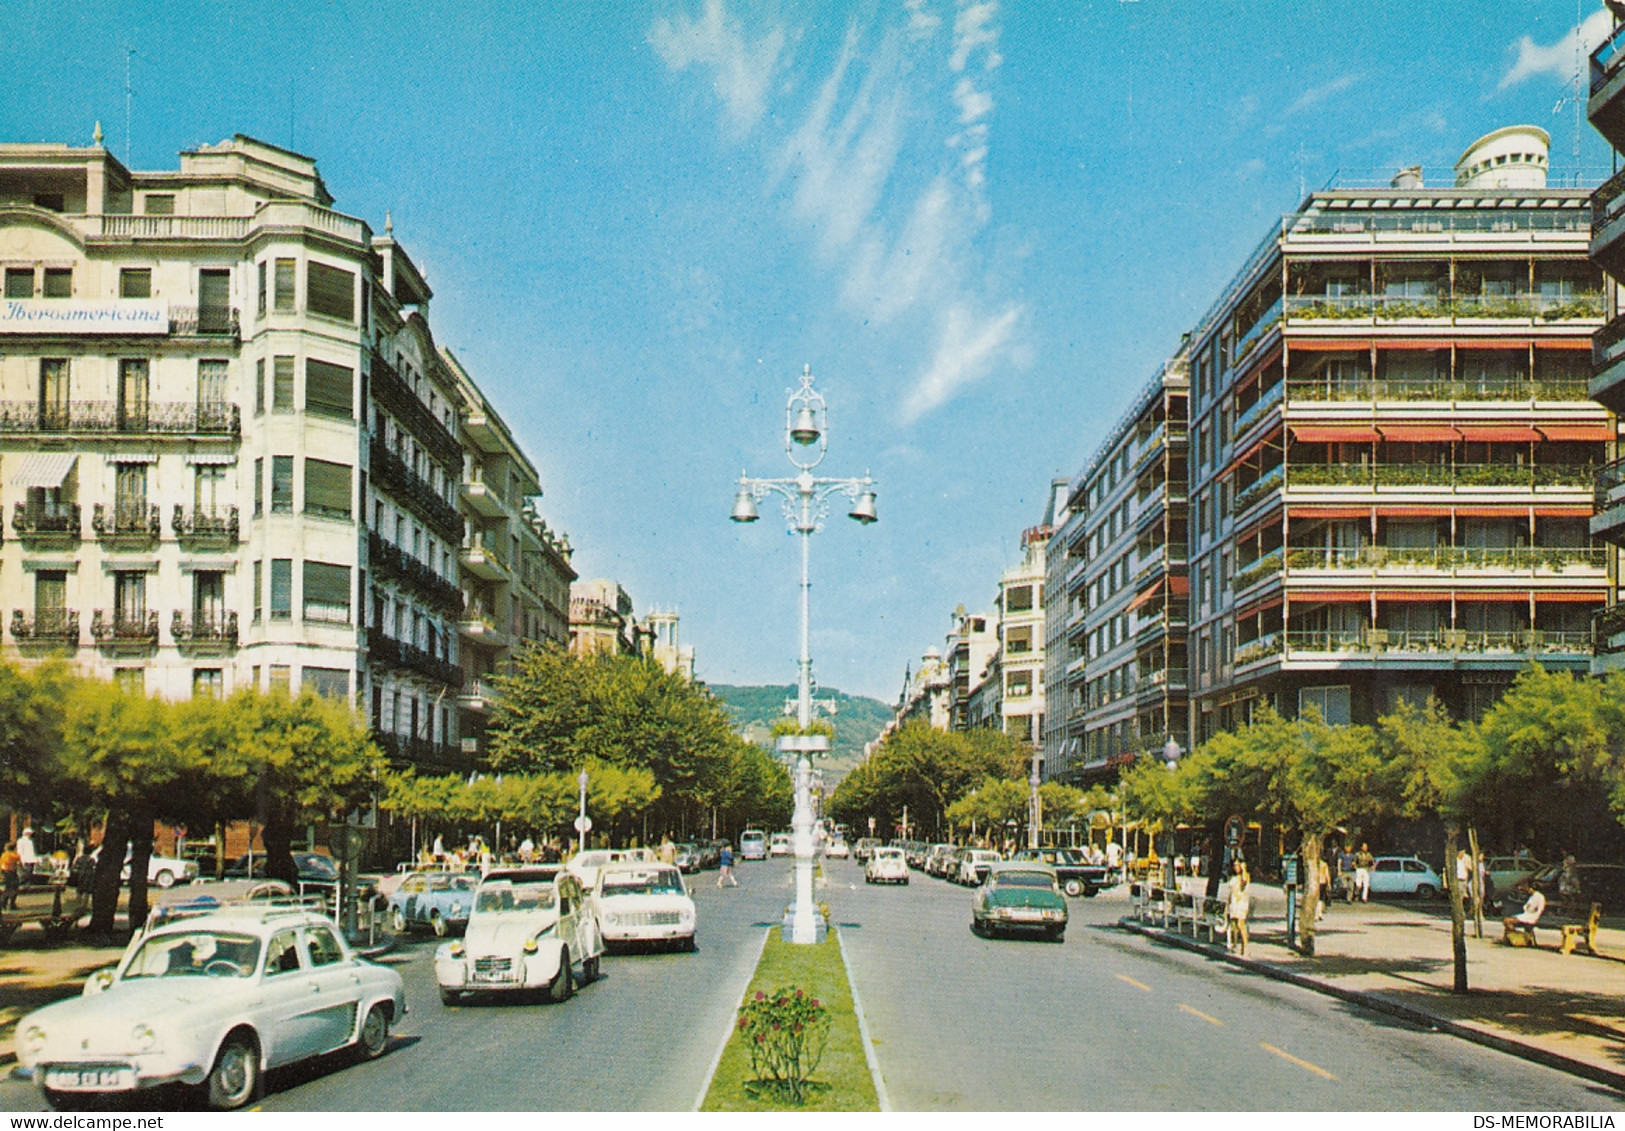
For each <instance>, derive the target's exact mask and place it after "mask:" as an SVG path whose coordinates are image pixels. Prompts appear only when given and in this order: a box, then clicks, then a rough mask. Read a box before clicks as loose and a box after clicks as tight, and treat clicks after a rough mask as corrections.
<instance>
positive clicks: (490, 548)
mask: <svg viewBox="0 0 1625 1131" xmlns="http://www.w3.org/2000/svg"><path fill="white" fill-rule="evenodd" d="M463 553H465V554H480V555H483V556H484V557H486V558H488V559H490V560H491V561H493V562H495V563H496V564H497V565H499V566H501V567H502V568H503V569H507V568H508V559H507V558H506V557H504V556H503V553H502V539H501V538H500V537H491V538H487V537H486V536H485V533H484V531H480V530H476V531H474V532H472V533H471V534H469V535H468V537H466V538H464V539H463Z"/></svg>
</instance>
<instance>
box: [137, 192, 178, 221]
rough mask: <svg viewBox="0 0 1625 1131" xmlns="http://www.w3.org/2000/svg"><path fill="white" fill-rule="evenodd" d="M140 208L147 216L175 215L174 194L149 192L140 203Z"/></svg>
mask: <svg viewBox="0 0 1625 1131" xmlns="http://www.w3.org/2000/svg"><path fill="white" fill-rule="evenodd" d="M141 207H142V209H143V210H144V211H145V212H146V214H147V215H148V216H173V215H175V195H174V194H173V193H152V192H149V193H148V194H147V196H146V199H145V200H143V201H142V203H141Z"/></svg>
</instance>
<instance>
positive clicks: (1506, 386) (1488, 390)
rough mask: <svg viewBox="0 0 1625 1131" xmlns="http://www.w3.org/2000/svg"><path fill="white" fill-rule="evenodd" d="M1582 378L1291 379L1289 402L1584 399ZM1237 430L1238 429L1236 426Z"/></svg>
mask: <svg viewBox="0 0 1625 1131" xmlns="http://www.w3.org/2000/svg"><path fill="white" fill-rule="evenodd" d="M1587 384H1588V382H1587V381H1586V380H1585V379H1581V380H1577V381H1564V380H1552V379H1540V378H1537V379H1533V380H1531V379H1527V378H1524V379H1519V380H1513V381H1458V380H1452V379H1450V378H1448V377H1384V378H1378V379H1375V380H1373V379H1371V378H1369V377H1367V378H1363V379H1355V380H1347V381H1291V382H1288V388H1287V394H1288V399H1289V400H1292V401H1313V402H1317V403H1325V402H1345V401H1517V402H1527V401H1583V400H1589V399H1590V394H1589V392H1588V391H1587ZM1237 431H1238V432H1239V431H1240V428H1239V425H1238V428H1237Z"/></svg>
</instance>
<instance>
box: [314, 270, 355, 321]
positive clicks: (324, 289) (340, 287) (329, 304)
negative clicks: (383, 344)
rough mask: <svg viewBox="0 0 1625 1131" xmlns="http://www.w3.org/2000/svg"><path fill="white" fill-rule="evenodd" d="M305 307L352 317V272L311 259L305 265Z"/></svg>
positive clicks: (353, 310)
mask: <svg viewBox="0 0 1625 1131" xmlns="http://www.w3.org/2000/svg"><path fill="white" fill-rule="evenodd" d="M305 309H307V310H309V311H310V312H311V313H312V314H324V315H326V316H327V317H329V318H337V319H340V320H341V321H344V322H354V321H355V273H354V272H352V271H345V270H343V269H341V268H338V267H329V266H328V265H327V264H325V263H317V262H316V261H314V260H312V261H311V262H310V263H309V264H308V265H307V267H306V269H305Z"/></svg>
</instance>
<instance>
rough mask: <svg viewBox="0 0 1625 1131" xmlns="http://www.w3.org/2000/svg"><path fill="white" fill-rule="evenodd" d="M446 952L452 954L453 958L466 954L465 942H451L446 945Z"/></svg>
mask: <svg viewBox="0 0 1625 1131" xmlns="http://www.w3.org/2000/svg"><path fill="white" fill-rule="evenodd" d="M446 953H447V954H449V955H451V956H452V957H453V958H461V957H462V956H463V954H464V948H463V944H462V943H460V942H454V943H452V944H450V945H449V946H447V947H446Z"/></svg>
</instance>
